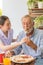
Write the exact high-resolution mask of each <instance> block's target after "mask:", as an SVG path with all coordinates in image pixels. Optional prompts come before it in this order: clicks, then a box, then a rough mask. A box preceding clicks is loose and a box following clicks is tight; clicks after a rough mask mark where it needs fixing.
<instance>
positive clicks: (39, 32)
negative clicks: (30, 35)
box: [35, 29, 43, 35]
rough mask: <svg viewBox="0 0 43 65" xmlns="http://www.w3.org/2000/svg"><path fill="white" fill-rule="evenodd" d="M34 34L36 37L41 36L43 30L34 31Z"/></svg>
mask: <svg viewBox="0 0 43 65" xmlns="http://www.w3.org/2000/svg"><path fill="white" fill-rule="evenodd" d="M35 33H36V34H38V35H42V34H43V30H40V29H35Z"/></svg>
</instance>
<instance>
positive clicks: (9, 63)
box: [3, 58, 11, 65]
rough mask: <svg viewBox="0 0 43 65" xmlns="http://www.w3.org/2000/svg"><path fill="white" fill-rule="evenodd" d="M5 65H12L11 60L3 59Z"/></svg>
mask: <svg viewBox="0 0 43 65" xmlns="http://www.w3.org/2000/svg"><path fill="white" fill-rule="evenodd" d="M3 64H4V65H11V61H10V58H4V59H3Z"/></svg>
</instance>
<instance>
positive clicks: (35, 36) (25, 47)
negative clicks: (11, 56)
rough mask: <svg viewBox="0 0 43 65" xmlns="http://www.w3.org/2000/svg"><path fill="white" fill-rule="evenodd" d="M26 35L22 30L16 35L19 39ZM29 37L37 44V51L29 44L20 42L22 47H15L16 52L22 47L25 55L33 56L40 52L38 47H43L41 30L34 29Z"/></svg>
mask: <svg viewBox="0 0 43 65" xmlns="http://www.w3.org/2000/svg"><path fill="white" fill-rule="evenodd" d="M24 37H26V33H25V32H24V31H22V32H21V33H20V34H19V35H18V40H17V41H20V40H21V39H22V38H24ZM30 39H31V40H32V41H33V42H34V44H36V45H37V47H38V48H37V51H35V50H34V49H32V48H31V47H30V46H28V45H26V44H25V43H23V44H22V47H19V48H16V52H17V53H18V50H21V49H23V52H24V53H25V54H27V55H31V56H33V57H37V56H39V55H40V54H41V51H40V48H42V49H43V31H42V30H39V29H34V33H33V35H32V36H31V37H30Z"/></svg>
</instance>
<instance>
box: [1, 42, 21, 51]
mask: <svg viewBox="0 0 43 65" xmlns="http://www.w3.org/2000/svg"><path fill="white" fill-rule="evenodd" d="M21 44H22V42H14V43H12V44H11V45H6V46H5V45H4V44H3V43H2V42H0V49H1V50H2V51H8V50H12V49H14V48H16V47H17V46H20V45H21Z"/></svg>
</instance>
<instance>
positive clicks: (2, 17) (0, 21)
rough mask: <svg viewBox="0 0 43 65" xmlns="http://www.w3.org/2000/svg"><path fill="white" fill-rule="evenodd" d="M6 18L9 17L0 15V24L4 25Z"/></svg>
mask: <svg viewBox="0 0 43 65" xmlns="http://www.w3.org/2000/svg"><path fill="white" fill-rule="evenodd" d="M7 19H9V18H8V17H7V16H0V25H4V23H5V21H6V20H7Z"/></svg>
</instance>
